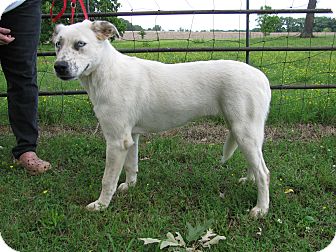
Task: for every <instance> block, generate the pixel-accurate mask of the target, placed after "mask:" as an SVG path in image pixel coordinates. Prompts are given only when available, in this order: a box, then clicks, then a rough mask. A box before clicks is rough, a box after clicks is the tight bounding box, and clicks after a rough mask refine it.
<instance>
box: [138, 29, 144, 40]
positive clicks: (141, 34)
mask: <svg viewBox="0 0 336 252" xmlns="http://www.w3.org/2000/svg"><path fill="white" fill-rule="evenodd" d="M138 34H139V35H140V36H141V39H142V40H143V39H144V38H145V35H146V32H145V31H144V30H141V31H139V32H138Z"/></svg>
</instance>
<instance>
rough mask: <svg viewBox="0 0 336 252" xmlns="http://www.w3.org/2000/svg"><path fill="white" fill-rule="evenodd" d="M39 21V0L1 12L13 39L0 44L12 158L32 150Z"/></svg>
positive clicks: (35, 127) (35, 124)
mask: <svg viewBox="0 0 336 252" xmlns="http://www.w3.org/2000/svg"><path fill="white" fill-rule="evenodd" d="M40 23H41V12H40V0H26V2H24V3H23V4H22V5H21V6H19V7H17V8H16V9H14V10H12V11H10V12H8V13H5V14H3V16H2V19H1V21H0V27H4V28H8V29H10V30H11V33H10V34H11V35H12V36H13V37H14V38H15V40H14V41H13V42H11V43H10V44H8V45H3V46H0V60H1V65H2V69H3V72H4V74H5V77H6V80H7V87H8V88H7V92H8V114H9V120H10V124H11V127H12V130H13V133H14V135H15V137H16V140H17V145H16V146H15V147H14V148H13V155H14V157H15V158H16V159H18V158H19V157H20V155H21V154H23V153H25V152H28V151H33V152H35V150H36V144H37V137H38V130H37V102H38V87H37V80H36V53H37V46H38V42H39V34H40Z"/></svg>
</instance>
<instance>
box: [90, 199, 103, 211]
mask: <svg viewBox="0 0 336 252" xmlns="http://www.w3.org/2000/svg"><path fill="white" fill-rule="evenodd" d="M107 207H108V205H105V204H103V203H102V202H100V201H98V200H96V201H94V202H92V203H90V204H89V205H87V206H86V209H87V210H89V211H102V210H104V209H106V208H107Z"/></svg>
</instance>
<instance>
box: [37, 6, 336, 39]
mask: <svg viewBox="0 0 336 252" xmlns="http://www.w3.org/2000/svg"><path fill="white" fill-rule="evenodd" d="M87 1H89V10H88V12H91V13H93V12H95V13H105V12H117V11H118V9H119V8H120V7H121V4H120V3H119V2H118V0H87ZM51 2H52V1H50V0H42V13H49V11H50V8H51ZM313 2H314V3H313ZM314 4H315V5H314ZM315 6H316V0H309V5H308V7H307V8H308V9H309V8H315ZM62 7H63V1H55V6H54V7H53V13H54V14H57V13H59V11H60V10H61V9H62ZM261 9H271V7H270V6H263V7H261ZM66 12H67V13H69V12H70V7H68V9H67V11H66ZM77 12H81V10H79V7H77ZM104 20H107V21H109V22H111V23H113V24H114V25H115V26H116V27H117V29H118V30H119V32H120V34H123V33H124V32H125V31H139V32H141V34H142V35H141V34H140V33H139V34H140V35H141V36H142V37H143V36H144V35H145V32H144V30H152V31H161V30H162V27H161V26H160V25H154V26H153V27H152V28H147V29H144V28H143V27H141V26H140V25H135V24H132V23H130V22H129V21H127V20H125V19H122V18H117V17H104ZM307 20H308V21H309V22H310V23H312V24H313V26H312V28H311V29H312V31H313V32H336V19H333V18H330V17H314V16H311V14H310V16H309V15H308V14H307V16H306V18H293V17H279V16H277V15H274V14H261V15H258V18H257V19H256V21H257V23H258V27H256V28H254V29H252V30H251V31H254V32H256V31H257V32H263V34H264V35H267V34H269V33H271V32H301V34H302V33H304V31H306V28H307ZM62 22H65V23H67V22H68V21H67V20H64V19H62ZM54 26H55V24H54V23H52V22H51V20H50V19H44V20H42V27H41V42H42V43H48V42H50V39H51V37H52V33H53V30H54ZM179 31H184V29H182V28H180V30H179ZM308 35H309V34H308Z"/></svg>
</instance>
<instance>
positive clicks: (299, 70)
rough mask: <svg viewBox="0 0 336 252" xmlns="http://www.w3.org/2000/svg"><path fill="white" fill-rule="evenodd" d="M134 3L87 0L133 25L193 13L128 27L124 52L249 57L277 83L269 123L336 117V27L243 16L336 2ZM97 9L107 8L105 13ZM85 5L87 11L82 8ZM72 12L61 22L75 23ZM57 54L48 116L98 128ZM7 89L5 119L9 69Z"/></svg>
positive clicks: (2, 104)
mask: <svg viewBox="0 0 336 252" xmlns="http://www.w3.org/2000/svg"><path fill="white" fill-rule="evenodd" d="M60 2H62V1H60ZM127 2H128V4H129V6H130V11H128V12H117V13H115V12H111V9H113V8H111V7H110V6H108V5H107V6H105V7H103V8H98V7H97V5H95V7H93V6H92V5H91V6H90V1H89V0H88V1H86V6H87V7H89V8H88V9H90V10H92V11H91V12H89V15H90V18H91V19H95V20H97V19H107V18H110V17H114V18H115V17H116V16H119V17H128V20H130V22H131V24H132V25H136V23H133V18H134V17H136V16H137V17H138V16H139V17H140V16H141V17H146V16H148V15H150V16H152V17H153V19H152V20H153V27H160V25H161V23H160V21H159V17H161V16H162V15H165V16H168V17H169V18H171V19H174V18H175V17H176V15H177V14H178V15H182V14H185V15H187V16H186V17H188V18H187V19H186V20H187V21H186V22H187V24H186V25H185V27H186V28H185V29H183V30H182V29H180V31H161V30H159V29H153V30H151V31H145V32H144V33H142V34H141V33H140V32H139V31H136V30H131V31H126V32H125V33H124V35H123V37H122V39H120V40H116V41H113V42H112V44H113V45H114V46H115V47H116V48H117V49H118V50H119V51H121V52H123V53H127V54H129V55H135V56H137V57H141V58H145V59H150V60H158V61H162V62H165V63H177V62H189V61H197V60H216V59H230V60H239V61H248V62H249V64H251V65H253V66H255V67H257V68H259V69H261V70H262V71H263V72H265V74H266V75H267V76H268V78H269V79H270V82H271V85H272V88H273V90H274V91H273V101H272V109H271V112H270V118H269V122H271V123H272V122H275V123H281V122H294V123H295V122H315V123H326V124H330V123H335V122H336V118H335V117H336V116H335V105H334V101H335V99H336V89H335V87H336V78H335V76H336V54H335V52H334V51H335V50H336V47H335V42H336V32H320V33H315V34H314V35H315V37H314V38H308V39H303V38H299V36H298V35H299V33H293V32H281V33H271V34H269V35H268V36H264V35H263V34H262V33H261V32H251V31H250V30H247V31H246V30H244V29H245V28H248V26H247V25H245V24H244V22H245V21H246V23H248V21H249V20H248V19H247V18H246V19H243V18H242V15H243V17H244V16H245V17H248V18H249V19H250V20H254V19H255V18H256V17H257V14H262V13H263V14H265V13H305V12H315V13H329V12H330V10H329V9H316V10H305V9H298V8H295V1H293V3H292V6H290V8H287V9H277V10H263V11H262V10H256V9H255V10H247V9H246V7H247V6H248V4H247V3H248V2H249V1H247V2H246V3H243V2H242V1H240V9H238V10H218V9H216V5H215V1H210V6H211V10H210V9H209V10H197V9H193V7H192V5H191V4H190V3H189V2H188V1H187V0H185V2H186V5H187V6H189V7H190V8H189V9H188V10H179V11H167V10H164V9H162V8H161V6H160V4H159V3H158V1H154V2H155V3H156V7H157V10H155V11H152V10H150V11H147V10H146V11H143V10H142V9H139V10H137V9H136V8H133V6H132V3H131V1H127ZM266 2H267V1H265V5H266V4H267V3H266ZM94 3H95V4H97V3H98V2H96V1H95V2H94ZM301 8H302V7H301ZM95 9H99V12H97V11H94V10H95ZM77 11H78V12H79V11H80V10H79V7H77ZM199 15H207V16H208V18H209V19H211V22H210V23H211V24H212V25H211V26H212V27H208V29H207V31H195V29H194V23H195V22H196V19H197V17H198V16H199ZM218 15H230V16H235V15H236V16H239V29H237V30H236V31H231V32H225V31H217V30H216V27H217V24H216V18H215V17H217V16H218ZM69 16H70V15H69V14H66V15H64V16H63V18H62V20H61V22H63V23H68V22H69ZM82 19H83V18H82V15H81V13H77V14H76V21H82ZM43 20H44V22H48V23H49V25H50V17H49V15H47V14H45V15H43ZM115 20H116V19H115ZM215 24H216V26H215ZM51 26H52V25H50V27H51ZM50 30H52V29H51V28H50ZM54 60H55V57H54V49H53V46H52V44H51V43H41V44H40V46H39V57H38V83H39V88H40V92H41V96H40V100H39V120H40V123H42V124H48V125H52V124H57V125H63V126H69V127H80V128H83V127H84V128H87V127H88V128H93V127H95V124H96V119H95V117H94V113H93V112H92V106H91V103H90V102H89V99H88V97H87V95H85V91H84V90H83V89H82V87H81V86H80V85H79V83H78V82H77V81H70V82H63V81H60V80H58V79H57V78H56V77H55V74H54V71H53V63H54ZM78 94H80V95H78ZM0 96H1V97H0V125H1V126H4V125H8V119H7V101H6V97H5V96H6V81H5V78H4V76H3V74H2V72H0Z"/></svg>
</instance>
